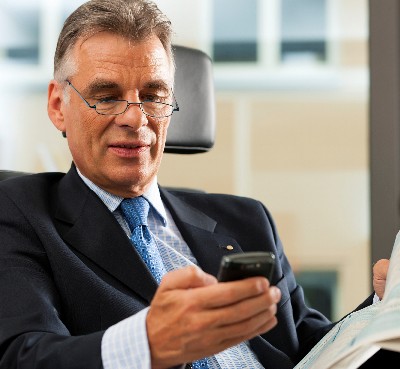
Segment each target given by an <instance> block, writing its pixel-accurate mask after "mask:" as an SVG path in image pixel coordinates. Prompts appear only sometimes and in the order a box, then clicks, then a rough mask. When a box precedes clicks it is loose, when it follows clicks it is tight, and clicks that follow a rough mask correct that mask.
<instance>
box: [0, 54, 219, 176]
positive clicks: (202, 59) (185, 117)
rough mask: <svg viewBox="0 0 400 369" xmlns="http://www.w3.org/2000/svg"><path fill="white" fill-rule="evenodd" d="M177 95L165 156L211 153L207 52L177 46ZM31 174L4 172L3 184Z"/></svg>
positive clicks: (211, 110) (210, 85) (211, 101)
mask: <svg viewBox="0 0 400 369" xmlns="http://www.w3.org/2000/svg"><path fill="white" fill-rule="evenodd" d="M173 50H174V55H175V63H176V72H175V87H174V94H175V97H176V100H177V102H178V104H179V111H178V112H175V113H174V114H173V115H172V118H171V123H170V125H169V128H168V134H167V140H166V144H165V149H164V152H165V153H174V154H197V153H202V152H207V151H209V150H210V149H211V148H212V147H213V145H214V139H215V102H214V83H213V75H212V63H211V59H210V58H209V57H208V55H206V54H205V53H204V52H202V51H200V50H197V49H193V48H188V47H183V46H174V47H173ZM27 174H30V173H25V172H17V171H12V170H0V181H2V180H5V179H8V178H12V177H17V176H21V175H27Z"/></svg>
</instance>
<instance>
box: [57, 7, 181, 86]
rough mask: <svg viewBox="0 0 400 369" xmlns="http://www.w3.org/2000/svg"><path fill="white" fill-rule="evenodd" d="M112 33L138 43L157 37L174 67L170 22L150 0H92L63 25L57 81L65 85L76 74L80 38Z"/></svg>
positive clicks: (58, 55)
mask: <svg viewBox="0 0 400 369" xmlns="http://www.w3.org/2000/svg"><path fill="white" fill-rule="evenodd" d="M104 31H107V32H112V33H115V34H116V35H121V36H123V37H125V38H127V39H131V40H133V41H135V42H140V41H143V40H146V39H147V38H149V37H150V36H152V35H156V36H157V37H158V38H159V39H160V41H161V43H162V45H163V47H164V49H165V51H166V52H167V55H168V57H169V59H170V64H171V67H173V65H174V59H173V54H172V46H171V39H172V28H171V22H170V21H169V20H168V18H167V17H166V16H165V15H164V14H163V13H162V12H161V11H160V10H159V9H158V7H157V6H156V4H154V3H153V2H152V1H150V0H90V1H88V2H86V3H84V4H83V5H81V6H80V7H79V8H77V9H76V10H75V11H74V12H73V13H72V14H71V15H70V16H69V17H68V18H67V19H66V21H65V22H64V26H63V28H62V30H61V33H60V36H59V38H58V42H57V48H56V52H55V55H54V78H55V79H56V80H57V81H58V82H60V83H62V82H63V81H64V80H65V79H67V78H69V77H70V76H71V75H72V74H73V73H75V72H76V67H77V66H76V65H75V61H74V59H73V57H72V49H73V47H74V46H75V45H76V43H77V41H78V40H80V39H87V38H89V37H91V36H93V35H94V34H96V33H99V32H104Z"/></svg>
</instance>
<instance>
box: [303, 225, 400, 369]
mask: <svg viewBox="0 0 400 369" xmlns="http://www.w3.org/2000/svg"><path fill="white" fill-rule="evenodd" d="M381 348H385V349H388V350H393V351H400V232H399V233H398V234H397V236H396V240H395V242H394V246H393V250H392V255H391V257H390V266H389V271H388V277H387V280H386V288H385V295H384V297H383V299H382V301H380V302H377V303H375V304H373V305H371V306H368V307H366V308H364V309H361V310H359V311H356V312H354V313H351V314H349V315H348V316H346V317H345V318H344V319H342V320H341V321H340V322H338V324H336V325H335V326H334V327H333V328H332V329H331V330H330V331H329V332H328V333H327V334H326V335H325V337H323V338H322V339H321V341H320V342H319V343H317V345H315V347H314V348H313V349H312V350H311V351H310V353H309V354H308V355H307V356H306V357H304V359H303V360H302V361H301V362H300V363H299V364H297V365H296V367H295V369H356V368H358V367H359V366H361V365H362V364H363V363H364V362H365V361H367V360H368V359H369V358H370V357H371V356H373V355H374V354H375V353H376V352H377V351H378V350H379V349H381Z"/></svg>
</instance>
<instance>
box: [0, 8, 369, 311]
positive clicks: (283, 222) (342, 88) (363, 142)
mask: <svg viewBox="0 0 400 369" xmlns="http://www.w3.org/2000/svg"><path fill="white" fill-rule="evenodd" d="M156 2H157V4H158V5H159V7H160V8H161V10H163V11H164V12H165V13H166V14H167V15H168V16H169V18H170V19H171V21H172V23H173V27H174V29H175V36H174V43H175V44H179V45H184V46H190V47H195V48H198V49H201V50H203V51H205V52H206V53H207V54H208V55H210V57H211V58H212V60H213V62H214V79H215V88H216V109H217V110H216V111H217V132H216V143H215V147H214V148H213V149H212V150H211V151H210V152H209V153H204V154H198V155H191V156H189V155H187V156H185V155H174V154H166V155H165V157H164V162H163V165H162V169H161V172H160V174H159V182H160V183H161V184H162V185H168V186H183V187H194V188H201V189H204V190H206V191H208V192H219V193H221V192H222V193H231V194H236V195H242V196H250V197H253V198H256V199H259V200H261V201H262V202H263V203H264V204H265V205H266V206H267V207H268V208H269V210H270V211H271V212H272V215H273V216H274V219H275V222H276V224H277V227H278V230H279V233H280V237H281V239H282V241H283V244H284V246H285V249H286V253H287V255H288V257H289V260H290V261H291V263H292V266H293V269H294V270H295V272H296V274H297V276H298V278H299V281H300V283H301V284H303V286H304V287H305V290H306V295H307V299H308V300H309V303H310V304H311V305H312V306H314V307H316V308H318V309H321V310H322V311H324V312H325V314H327V315H328V316H329V317H330V318H331V319H336V318H338V317H341V316H342V315H343V314H345V313H347V312H349V311H350V310H352V309H354V308H355V307H356V306H357V305H358V304H359V303H360V302H361V301H362V300H364V298H365V297H366V296H367V295H368V294H369V293H370V291H371V276H370V273H371V260H370V251H369V250H370V237H371V234H370V216H369V214H370V200H369V163H368V150H369V146H368V145H369V141H368V140H369V132H368V131H369V129H368V109H369V96H368V89H369V80H368V68H369V65H368V36H369V35H368V4H367V0H301V1H300V0H214V1H212V0H158V1H156ZM81 3H83V1H78V0H12V1H11V0H10V1H9V0H1V3H0V34H1V35H2V36H1V38H0V109H1V112H2V114H1V115H2V117H1V120H0V168H2V169H13V170H20V171H27V172H38V171H67V170H68V169H69V167H70V164H71V157H70V154H69V151H68V147H67V144H66V140H65V139H63V138H62V137H61V134H60V133H59V132H58V131H57V130H56V129H55V128H54V127H53V125H52V124H51V122H50V120H49V118H48V117H47V112H46V105H47V101H46V100H47V83H48V81H49V80H50V79H51V78H52V70H53V67H52V63H53V54H54V49H55V45H56V41H57V36H58V33H59V31H60V29H61V26H62V23H63V21H64V20H65V18H66V17H67V15H68V14H69V13H70V12H71V11H73V10H74V9H75V8H76V7H77V6H79V5H80V4H81ZM177 99H178V102H179V96H177ZM254 221H255V222H256V221H257V219H254Z"/></svg>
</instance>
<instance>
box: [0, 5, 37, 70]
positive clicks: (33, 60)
mask: <svg viewBox="0 0 400 369" xmlns="http://www.w3.org/2000/svg"><path fill="white" fill-rule="evenodd" d="M0 33H1V34H2V35H7V37H2V38H1V39H0V62H1V63H2V64H6V63H8V64H15V63H19V64H38V63H39V6H38V0H19V1H8V2H2V3H1V4H0Z"/></svg>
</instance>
